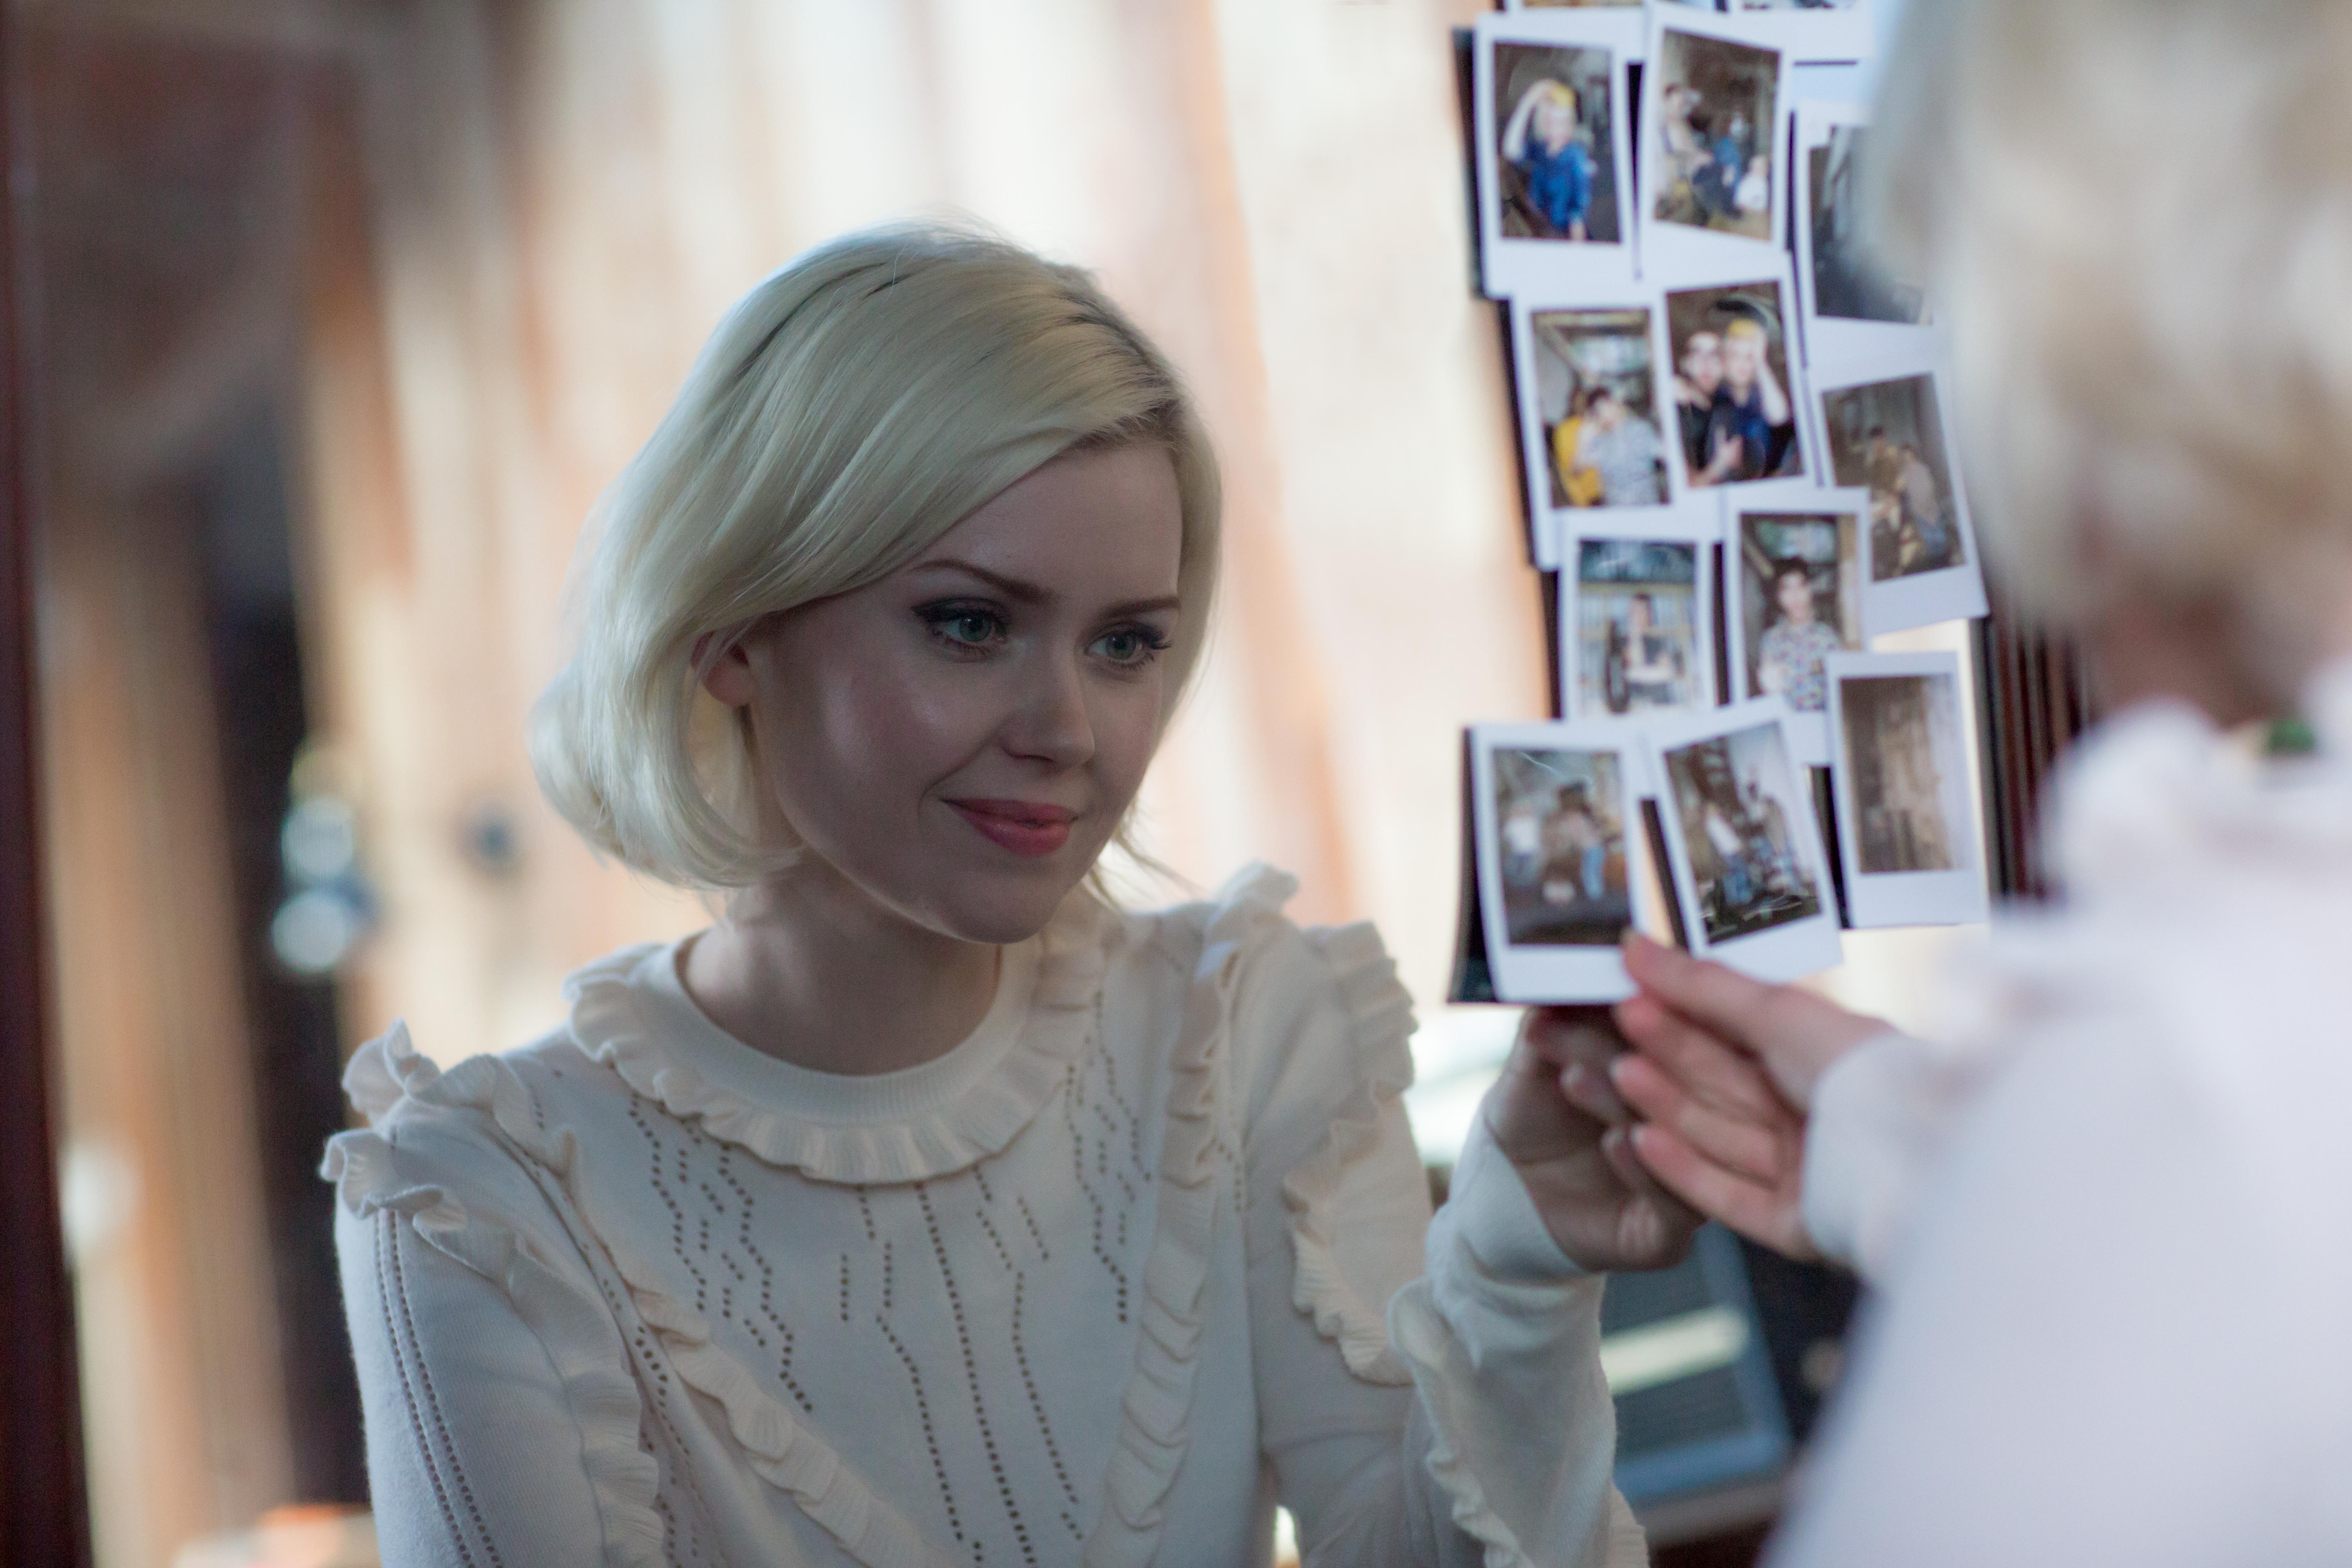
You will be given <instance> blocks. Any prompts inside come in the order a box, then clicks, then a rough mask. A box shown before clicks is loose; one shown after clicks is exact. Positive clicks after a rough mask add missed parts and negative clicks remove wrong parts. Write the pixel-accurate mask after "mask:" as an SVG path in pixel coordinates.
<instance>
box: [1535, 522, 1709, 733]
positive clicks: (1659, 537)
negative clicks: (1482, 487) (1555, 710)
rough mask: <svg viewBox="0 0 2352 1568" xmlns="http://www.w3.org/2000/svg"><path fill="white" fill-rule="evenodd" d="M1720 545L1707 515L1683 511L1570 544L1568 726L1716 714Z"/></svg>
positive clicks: (1562, 580)
mask: <svg viewBox="0 0 2352 1568" xmlns="http://www.w3.org/2000/svg"><path fill="white" fill-rule="evenodd" d="M1669 529H1671V531H1669ZM1717 537H1719V528H1718V525H1717V522H1716V521H1715V518H1714V515H1713V513H1712V511H1711V510H1709V509H1706V508H1704V507H1701V508H1696V509H1693V508H1685V509H1683V510H1681V511H1679V512H1677V513H1675V514H1674V516H1673V518H1672V520H1671V522H1670V523H1668V522H1661V523H1659V524H1658V525H1656V526H1655V527H1654V529H1653V530H1651V531H1645V532H1640V533H1636V532H1632V531H1624V530H1618V529H1612V528H1610V527H1608V526H1606V525H1605V524H1603V525H1601V526H1600V527H1597V528H1595V529H1594V530H1593V531H1591V532H1584V531H1570V533H1569V534H1568V535H1567V550H1566V552H1565V557H1566V558H1565V559H1564V560H1563V561H1562V563H1561V564H1560V569H1559V688H1560V695H1561V698H1562V700H1563V705H1564V706H1565V707H1566V709H1567V710H1568V715H1569V717H1570V718H1571V719H1625V718H1640V717H1643V716H1646V715H1649V714H1654V713H1683V712H1693V711H1700V710H1711V709H1712V708H1714V706H1715V701H1716V694H1715V565H1714V557H1713V555H1712V552H1711V551H1712V546H1713V545H1714V543H1715V541H1716V539H1717Z"/></svg>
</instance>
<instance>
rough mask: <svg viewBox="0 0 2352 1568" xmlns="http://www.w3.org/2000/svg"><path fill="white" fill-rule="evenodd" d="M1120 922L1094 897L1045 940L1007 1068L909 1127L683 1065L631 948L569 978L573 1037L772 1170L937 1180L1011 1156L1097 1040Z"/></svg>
mask: <svg viewBox="0 0 2352 1568" xmlns="http://www.w3.org/2000/svg"><path fill="white" fill-rule="evenodd" d="M1120 940H1121V926H1120V923H1119V922H1118V921H1116V920H1113V919H1111V918H1110V916H1109V913H1108V910H1104V909H1103V908H1102V907H1101V906H1100V905H1099V904H1097V903H1096V902H1095V901H1094V900H1093V899H1092V898H1091V896H1090V895H1087V894H1086V893H1084V892H1081V893H1078V894H1076V895H1074V896H1073V897H1072V899H1071V900H1069V901H1068V902H1067V903H1066V904H1065V905H1064V907H1063V909H1062V910H1061V911H1060V912H1058V913H1057V914H1056V915H1055V918H1054V921H1053V922H1052V923H1051V924H1049V925H1048V926H1047V927H1046V929H1045V932H1044V933H1043V951H1042V952H1041V953H1040V954H1039V959H1038V968H1037V977H1036V982H1035V989H1034V993H1033V994H1032V999H1031V1005H1030V1016H1029V1017H1028V1018H1027V1020H1025V1022H1024V1026H1023V1027H1022V1029H1021V1032H1020V1035H1019V1037H1018V1038H1016V1039H1015V1040H1014V1041H1013V1044H1012V1046H1011V1047H1010V1049H1009V1050H1008V1052H1007V1053H1006V1055H1005V1058H1004V1059H1003V1062H1001V1063H1000V1064H998V1066H997V1067H996V1068H995V1069H994V1070H993V1071H992V1072H990V1073H989V1074H987V1075H986V1076H985V1077H983V1078H982V1079H980V1080H979V1081H978V1082H977V1083H975V1084H974V1085H973V1086H972V1087H971V1089H970V1090H969V1091H968V1092H966V1093H964V1094H962V1095H961V1096H959V1097H958V1098H957V1099H955V1100H953V1101H952V1102H950V1103H949V1104H946V1105H942V1106H940V1107H939V1108H937V1109H936V1110H929V1111H924V1112H920V1113H918V1114H915V1115H912V1116H909V1117H908V1118H907V1119H906V1120H904V1121H885V1122H870V1123H868V1122H846V1121H824V1120H820V1119H818V1118H815V1117H812V1116H806V1115H801V1114H796V1113H795V1112H793V1111H792V1110H786V1109H783V1108H781V1107H778V1106H773V1105H767V1104H762V1103H761V1102H759V1101H757V1100H751V1099H749V1098H747V1097H746V1096H744V1095H743V1094H741V1093H740V1092H738V1091H737V1090H736V1089H732V1088H730V1087H729V1086H727V1085H725V1084H721V1083H718V1082H714V1081H713V1080H712V1079H710V1078H709V1077H708V1076H706V1075H705V1074H704V1073H702V1072H700V1071H698V1070H697V1069H696V1068H694V1067H693V1066H692V1065H690V1064H688V1063H687V1062H685V1061H682V1060H680V1059H678V1058H677V1056H676V1054H675V1053H674V1052H672V1051H671V1050H670V1049H669V1048H668V1047H667V1045H666V1044H665V1042H664V1041H663V1040H662V1039H661V1037H659V1036H658V1035H657V1034H656V1032H655V1031H653V1030H652V1029H651V1028H649V1027H648V1026H647V1024H646V1016H645V1013H644V1011H643V1009H642V1007H641V1006H640V1005H639V1003H638V998H637V995H636V983H635V980H634V979H633V971H635V969H636V967H637V965H638V964H639V963H641V962H643V960H644V958H645V956H646V952H648V951H649V950H647V949H646V948H632V949H625V950H624V951H623V952H618V953H615V954H614V955H613V956H612V957H610V958H607V959H604V960H603V961H601V962H599V963H593V964H590V965H589V966H588V967H586V968H584V969H582V970H580V971H579V972H577V973H574V974H573V975H572V977H571V979H570V980H569V981H567V982H566V983H565V985H564V994H565V995H566V997H567V999H568V1000H569V1001H570V1002H571V1004H572V1037H573V1038H574V1040H576V1041H577V1043H578V1044H579V1047H580V1048H581V1050H582V1051H583V1053H584V1054H585V1055H587V1056H588V1057H589V1058H591V1059H592V1060H594V1061H597V1062H600V1063H602V1064H604V1066H606V1067H608V1068H612V1069H613V1070H614V1072H615V1073H618V1074H619V1075H620V1077H621V1079H622V1081H624V1082H625V1083H626V1084H627V1085H628V1086H629V1087H630V1088H631V1089H635V1091H636V1092H637V1093H638V1094H640V1095H643V1096H645V1097H646V1099H648V1100H655V1101H656V1102H658V1103H659V1104H660V1105H661V1106H662V1107H663V1108H664V1109H666V1110H668V1111H669V1113H670V1114H671V1115H673V1116H677V1117H680V1118H688V1117H690V1118H693V1119H694V1120H696V1121H699V1122H700V1123H701V1124H702V1128H703V1130H704V1131H707V1132H709V1134H710V1135H711V1136H712V1137H714V1138H718V1139H720V1140H722V1141H724V1142H729V1143H732V1144H735V1145H737V1146H738V1147H740V1148H742V1149H745V1150H748V1151H749V1152H751V1153H752V1154H754V1155H757V1156H758V1157H759V1158H760V1159H761V1160H763V1161H765V1162H767V1163H769V1164H771V1165H776V1166H783V1167H789V1168H791V1169H793V1170H797V1171H799V1172H800V1173H802V1174H803V1175H805V1176H809V1177H811V1178H813V1179H814V1180H817V1181H821V1182H834V1183H840V1184H848V1183H856V1182H868V1183H877V1184H881V1183H899V1182H919V1181H929V1180H932V1179H934V1178H937V1177H940V1176H944V1175H949V1174H952V1173H955V1172H957V1171H961V1170H964V1169H966V1168H968V1167H970V1166H971V1165H974V1164H977V1163H979V1162H981V1161H982V1160H985V1159H987V1158H989V1157H990V1156H991V1155H993V1154H996V1153H999V1152H1002V1151H1003V1149H1004V1148H1005V1146H1006V1145H1007V1144H1009V1143H1011V1142H1013V1139H1014V1138H1015V1137H1017V1136H1019V1134H1020V1132H1021V1130H1022V1129H1023V1128H1024V1127H1026V1126H1028V1125H1029V1123H1030V1122H1031V1121H1033V1120H1034V1119H1035V1117H1036V1115H1037V1112H1038V1111H1039V1110H1041V1109H1043V1108H1044V1106H1045V1102H1046V1100H1049V1099H1051V1098H1052V1096H1053V1093H1054V1091H1055V1089H1057V1088H1059V1087H1060V1086H1061V1083H1062V1081H1063V1078H1064V1075H1065V1073H1066V1070H1067V1069H1068V1067H1069V1065H1070V1063H1072V1062H1073V1061H1075V1060H1076V1059H1077V1058H1079V1057H1080V1056H1081V1055H1083V1054H1084V1052H1085V1050H1086V1048H1087V1041H1088V1039H1089V1038H1090V1037H1091V1033H1090V1031H1091V1026H1092V1024H1093V1004H1094V999H1095V997H1096V995H1097V994H1098V992H1099V991H1100V989H1101V986H1102V978H1103V973H1104V970H1105V968H1106V967H1107V966H1108V963H1109V960H1110V955H1111V952H1112V951H1113V950H1114V948H1115V947H1116V946H1117V944H1118V942H1119V941H1120Z"/></svg>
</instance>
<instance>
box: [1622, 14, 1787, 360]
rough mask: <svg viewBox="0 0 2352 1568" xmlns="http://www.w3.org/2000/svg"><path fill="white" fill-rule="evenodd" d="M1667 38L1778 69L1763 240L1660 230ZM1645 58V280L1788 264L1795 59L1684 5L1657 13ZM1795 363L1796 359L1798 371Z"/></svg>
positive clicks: (1731, 19) (1763, 134)
mask: <svg viewBox="0 0 2352 1568" xmlns="http://www.w3.org/2000/svg"><path fill="white" fill-rule="evenodd" d="M1669 32H1675V33H1684V34H1687V35H1690V36H1693V37H1702V38H1713V39H1716V40H1717V41H1718V42H1721V43H1727V44H1738V45H1740V46H1741V47H1746V48H1751V49H1761V50H1764V51H1765V52H1767V53H1769V54H1770V55H1772V56H1773V57H1774V58H1775V60H1776V61H1777V67H1776V68H1777V71H1778V81H1779V85H1778V87H1777V88H1776V89H1775V91H1774V94H1773V99H1772V123H1771V124H1769V125H1759V126H1758V127H1757V128H1756V136H1757V145H1758V146H1759V148H1762V149H1764V150H1766V152H1767V153H1768V154H1769V157H1770V159H1771V163H1772V170H1773V179H1772V202H1771V206H1770V209H1769V222H1770V226H1769V229H1768V230H1767V231H1766V237H1764V238H1762V239H1750V238H1748V237H1747V236H1746V235H1738V234H1725V233H1723V232H1721V231H1719V230H1715V229H1705V228H1696V227H1693V226H1691V225H1689V224H1680V223H1662V222H1660V221H1659V219H1658V217H1657V206H1658V203H1657V193H1658V189H1659V176H1660V175H1661V174H1662V173H1663V172H1664V163H1665V160H1664V158H1662V157H1660V156H1659V155H1658V138H1659V137H1660V136H1661V135H1662V134H1663V130H1662V127H1663V126H1664V116H1663V110H1662V105H1663V95H1664V90H1665V80H1664V71H1663V70H1662V69H1661V68H1659V66H1658V62H1659V61H1661V60H1663V59H1664V58H1665V53H1664V38H1665V35H1666V34H1667V33H1669ZM1643 58H1644V59H1645V61H1646V62H1647V63H1646V64H1645V65H1644V66H1643V70H1642V115H1641V120H1642V134H1643V137H1645V138H1647V139H1648V140H1649V141H1650V142H1651V143H1652V145H1651V148H1650V150H1649V151H1648V152H1646V153H1643V154H1642V156H1641V157H1640V158H1638V159H1636V160H1635V163H1636V165H1637V166H1638V167H1639V169H1640V171H1641V182H1640V183H1641V189H1640V190H1639V191H1637V192H1636V193H1635V200H1636V205H1637V208H1638V212H1637V217H1638V222H1637V224H1636V226H1635V232H1636V234H1637V235H1638V237H1639V242H1640V245H1641V252H1642V256H1641V259H1642V270H1643V276H1644V277H1645V278H1646V277H1648V276H1649V275H1650V273H1651V272H1652V271H1653V270H1656V271H1661V272H1673V273H1682V272H1690V271H1695V270H1697V271H1735V272H1736V271H1744V270H1747V269H1749V268H1756V267H1759V266H1762V265H1767V264H1769V262H1770V261H1771V260H1772V259H1773V258H1775V257H1782V258H1785V257H1786V256H1787V254H1788V250H1787V247H1785V246H1784V245H1783V244H1782V243H1781V240H1782V238H1783V237H1784V236H1786V235H1787V233H1788V232H1789V230H1788V223H1789V194H1790V178H1791V174H1792V171H1791V170H1790V167H1789V125H1790V118H1789V117H1790V97H1789V93H1790V78H1789V68H1790V61H1791V58H1792V57H1791V56H1790V53H1789V51H1788V49H1787V47H1785V46H1784V45H1782V44H1781V43H1780V41H1779V40H1778V39H1776V38H1775V37H1773V36H1772V34H1771V31H1770V28H1769V25H1766V26H1759V23H1758V22H1757V21H1756V19H1755V18H1753V17H1749V16H1721V15H1718V14H1717V13H1715V12H1712V11H1702V10H1698V9H1696V8H1695V7H1686V6H1682V5H1653V6H1652V7H1651V8H1650V34H1649V43H1648V45H1647V47H1646V50H1645V52H1644V57H1643ZM1795 303H1796V296H1795V295H1794V294H1791V295H1790V304H1791V306H1793V305H1794V304H1795ZM1792 313H1793V312H1792ZM1795 357H1796V355H1795V353H1794V352H1793V351H1792V353H1791V354H1790V361H1791V363H1794V361H1795Z"/></svg>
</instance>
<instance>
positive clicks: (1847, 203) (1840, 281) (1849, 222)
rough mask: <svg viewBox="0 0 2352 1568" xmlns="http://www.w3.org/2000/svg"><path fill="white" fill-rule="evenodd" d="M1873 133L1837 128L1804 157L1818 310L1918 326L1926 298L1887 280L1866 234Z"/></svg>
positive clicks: (1815, 307) (1853, 127) (1850, 127)
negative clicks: (1864, 169) (1866, 175)
mask: <svg viewBox="0 0 2352 1568" xmlns="http://www.w3.org/2000/svg"><path fill="white" fill-rule="evenodd" d="M1749 3H1750V4H1753V3H1754V0H1749ZM1868 135H1869V132H1868V130H1867V129H1865V128H1864V127H1863V126H1859V125H1838V126H1832V127H1831V128H1830V132H1829V140H1828V142H1825V143H1823V144H1822V145H1821V146H1819V147H1815V148H1813V149H1812V150H1811V152H1810V153H1806V155H1805V156H1806V159H1807V167H1806V181H1805V184H1806V190H1807V199H1808V201H1809V202H1810V203H1811V207H1812V211H1811V212H1810V213H1809V214H1807V215H1806V222H1807V223H1808V224H1809V225H1810V226H1811V231H1812V263H1813V310H1814V312H1815V313H1816V314H1817V315H1822V316H1838V317H1842V318H1844V319H1846V320H1849V321H1894V322H1897V323H1899V324H1902V325H1906V326H1916V324H1918V322H1919V321H1921V320H1922V319H1923V318H1924V316H1925V314H1926V301H1925V300H1924V298H1923V296H1922V295H1921V293H1920V291H1919V290H1918V289H1914V288H1910V287H1908V286H1906V285H1904V284H1900V283H1897V282H1895V281H1894V280H1893V279H1890V278H1888V277H1887V276H1886V274H1885V270H1884V269H1883V268H1881V267H1880V266H1879V265H1878V263H1877V261H1876V259H1875V258H1874V257H1873V256H1872V255H1871V253H1870V251H1869V248H1868V246H1867V244H1866V242H1865V240H1864V229H1863V216H1862V210H1861V209H1862V190H1861V187H1862V174H1861V165H1862V153H1863V148H1864V144H1865V142H1864V138H1866V137H1867V136H1868Z"/></svg>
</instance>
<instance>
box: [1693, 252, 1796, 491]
mask: <svg viewBox="0 0 2352 1568" xmlns="http://www.w3.org/2000/svg"><path fill="white" fill-rule="evenodd" d="M1786 322H1787V316H1786V314H1785V312H1784V310H1783V306H1782V299H1781V289H1780V284H1779V283H1778V282H1776V281H1772V280H1769V279H1766V280H1763V281H1759V282H1755V283H1743V284H1739V285H1737V286H1734V287H1730V288H1722V289H1680V290H1676V291H1673V292H1670V293H1668V294H1667V295H1666V328H1667V332H1668V335H1669V337H1670V339H1671V341H1672V342H1673V346H1674V353H1675V413H1676V416H1677V420H1678V426H1679V434H1680V437H1681V440H1682V447H1683V463H1684V472H1685V473H1686V474H1688V475H1689V476H1690V486H1691V488H1692V489H1709V488H1711V487H1713V486H1716V485H1727V484H1744V483H1747V482H1748V481H1751V480H1755V479H1790V478H1795V477H1797V476H1800V475H1801V474H1803V473H1804V471H1805V460H1804V453H1803V449H1802V447H1801V444H1800V442H1799V440H1798V438H1797V409H1796V404H1795V402H1794V400H1793V398H1792V396H1791V394H1790V390H1789V388H1790V378H1789V348H1788V333H1787V330H1786Z"/></svg>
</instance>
